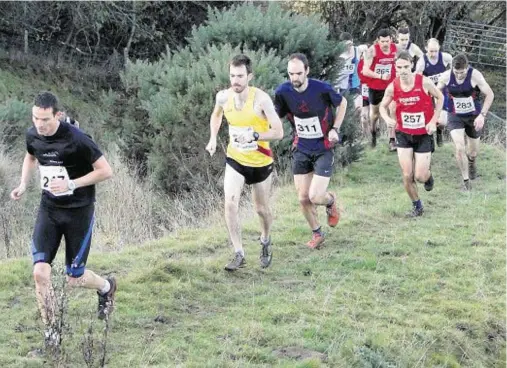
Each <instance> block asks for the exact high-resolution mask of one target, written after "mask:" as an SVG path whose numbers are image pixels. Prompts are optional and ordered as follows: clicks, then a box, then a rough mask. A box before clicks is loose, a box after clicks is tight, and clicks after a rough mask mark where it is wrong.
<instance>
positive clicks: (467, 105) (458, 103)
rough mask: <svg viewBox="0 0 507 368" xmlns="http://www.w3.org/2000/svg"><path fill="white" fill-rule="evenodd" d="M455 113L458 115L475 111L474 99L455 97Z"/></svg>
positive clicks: (470, 97)
mask: <svg viewBox="0 0 507 368" xmlns="http://www.w3.org/2000/svg"><path fill="white" fill-rule="evenodd" d="M452 100H453V102H454V111H456V114H467V113H469V112H474V111H475V104H474V99H473V98H472V96H469V97H453V99H452Z"/></svg>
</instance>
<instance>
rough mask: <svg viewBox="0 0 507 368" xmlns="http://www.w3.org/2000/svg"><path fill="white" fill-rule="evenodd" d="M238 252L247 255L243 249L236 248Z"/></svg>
mask: <svg viewBox="0 0 507 368" xmlns="http://www.w3.org/2000/svg"><path fill="white" fill-rule="evenodd" d="M236 253H241V255H242V256H243V257H244V256H245V251H244V250H243V249H240V250H236Z"/></svg>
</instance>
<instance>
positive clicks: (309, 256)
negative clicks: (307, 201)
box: [0, 143, 506, 368]
mask: <svg viewBox="0 0 507 368" xmlns="http://www.w3.org/2000/svg"><path fill="white" fill-rule="evenodd" d="M504 155H505V153H504V152H503V151H500V150H498V149H496V148H493V147H487V146H484V147H483V151H482V152H481V154H480V157H479V161H478V168H479V173H480V174H481V175H482V176H481V178H479V179H478V180H476V181H475V182H474V183H473V184H474V187H473V191H472V192H471V193H462V192H460V191H459V187H460V175H459V171H458V169H457V167H456V163H455V161H454V157H453V149H452V145H451V144H450V143H447V144H446V145H445V146H444V148H442V149H437V151H436V153H435V155H434V164H433V171H434V176H435V189H434V190H433V191H432V192H430V193H427V192H424V190H423V189H422V186H421V187H420V189H421V190H422V192H420V195H421V199H422V200H423V202H424V204H425V208H426V213H425V215H424V217H422V218H418V219H407V218H405V217H404V213H405V212H407V211H408V210H409V209H410V205H411V203H410V200H409V199H408V196H407V195H406V193H405V192H404V189H403V186H402V183H401V174H400V170H399V168H398V163H397V159H396V155H392V154H389V153H388V152H387V148H386V145H385V144H383V145H381V146H380V147H379V148H377V150H376V151H371V150H367V151H366V154H365V156H364V158H363V159H362V160H361V161H360V162H356V163H354V164H353V165H352V166H351V167H349V168H347V169H344V170H342V171H340V172H338V173H337V174H336V175H335V178H334V180H333V184H332V186H333V189H334V190H336V192H337V193H338V195H339V199H340V205H341V207H342V220H341V222H340V224H339V225H338V227H337V228H335V229H326V233H327V236H328V238H327V241H326V246H325V247H324V248H323V249H321V250H317V251H316V250H310V249H307V248H306V247H305V246H304V243H305V242H306V241H307V240H308V238H309V236H310V234H309V230H308V228H307V225H306V223H305V221H304V218H303V216H302V214H301V213H300V211H299V207H298V203H297V199H296V194H295V191H294V189H293V186H292V185H288V186H286V187H282V188H279V189H278V190H277V191H276V193H275V195H274V199H273V210H274V213H275V219H274V227H273V241H274V260H273V264H272V266H271V267H270V268H269V269H267V270H261V269H260V268H259V266H258V263H257V262H258V261H257V258H258V251H259V246H258V244H257V237H258V220H257V219H256V218H255V217H254V216H250V217H249V218H247V220H246V221H245V223H244V231H243V239H244V241H245V246H246V254H247V260H248V267H247V268H245V269H242V270H240V271H238V272H236V273H232V274H231V273H226V272H225V271H223V270H222V267H223V265H224V264H225V263H226V262H227V261H228V260H229V258H230V256H231V253H232V252H231V249H230V248H229V246H228V245H227V233H226V231H225V227H223V226H221V227H216V228H209V229H204V230H203V229H200V230H193V229H187V230H184V231H180V232H178V233H177V234H173V235H172V236H171V237H169V238H165V239H162V240H159V241H156V242H152V243H149V244H144V245H142V246H139V247H136V248H129V249H128V250H126V251H123V252H121V253H115V254H113V253H109V254H97V253H93V251H92V254H91V256H90V259H89V267H90V268H91V269H93V270H95V271H97V272H99V273H114V274H115V275H116V276H117V277H118V280H119V291H118V293H117V309H116V311H115V313H114V317H113V319H112V330H111V332H110V341H109V342H108V346H109V355H108V364H107V366H108V367H122V368H123V367H148V366H149V367H177V366H180V367H272V366H276V367H504V366H505V364H506V362H505V287H506V284H505V230H506V229H505V158H504ZM99 200H100V198H99ZM168 215H171V214H168ZM172 215H173V216H176V215H177V214H172ZM320 215H321V218H322V219H324V216H323V210H322V209H321V211H320ZM27 231H29V229H27ZM30 271H31V267H30V260H28V259H23V260H11V261H4V262H2V263H1V267H0V290H1V291H0V311H1V313H0V324H1V325H2V334H0V346H1V349H0V363H2V364H3V365H4V366H8V367H39V366H42V364H43V362H42V360H40V359H29V358H26V354H27V353H28V352H29V351H30V350H32V349H34V348H36V347H39V346H40V345H41V335H40V332H39V329H40V323H39V322H36V305H35V298H34V293H33V285H32V281H31V274H30ZM71 295H72V297H71V301H70V307H69V315H68V317H67V319H68V322H69V323H70V325H71V333H72V334H71V335H67V336H66V337H65V339H64V347H65V351H66V355H67V359H68V366H71V367H78V366H85V364H84V362H83V358H82V353H81V347H80V345H81V341H82V338H83V335H84V332H85V331H86V329H87V328H88V326H89V325H90V324H91V323H93V327H94V336H95V338H96V339H98V340H100V336H101V334H100V330H101V326H102V322H100V323H99V321H95V319H94V318H93V312H94V310H95V308H96V305H95V303H96V297H95V294H94V292H92V291H87V290H75V291H73V292H72V294H71ZM97 345H98V344H97ZM289 347H296V348H299V349H307V350H309V351H314V352H319V353H323V354H325V355H326V356H327V360H325V361H321V360H320V359H319V358H318V357H313V358H307V359H302V360H301V359H300V360H297V359H295V358H294V359H293V358H290V357H288V356H284V355H283V354H282V355H277V354H276V351H278V350H280V349H285V348H289ZM98 350H99V349H98V347H96V353H97V354H98V353H99V351H98Z"/></svg>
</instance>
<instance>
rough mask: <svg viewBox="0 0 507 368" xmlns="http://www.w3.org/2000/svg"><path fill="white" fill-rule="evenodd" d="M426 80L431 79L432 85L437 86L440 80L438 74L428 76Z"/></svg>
mask: <svg viewBox="0 0 507 368" xmlns="http://www.w3.org/2000/svg"><path fill="white" fill-rule="evenodd" d="M428 78H429V79H431V81H432V82H433V83H435V84H437V83H438V80H439V79H440V74H435V75H430V76H429V77H428Z"/></svg>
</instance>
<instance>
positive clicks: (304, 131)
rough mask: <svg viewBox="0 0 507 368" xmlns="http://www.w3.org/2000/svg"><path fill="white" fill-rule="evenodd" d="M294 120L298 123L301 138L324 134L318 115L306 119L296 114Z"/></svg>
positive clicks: (318, 136)
mask: <svg viewBox="0 0 507 368" xmlns="http://www.w3.org/2000/svg"><path fill="white" fill-rule="evenodd" d="M294 122H295V123H296V132H297V134H298V137H299V138H305V139H315V138H322V137H323V136H324V134H322V128H321V126H320V120H319V118H318V117H317V116H314V117H313V118H306V119H300V118H298V117H297V116H294Z"/></svg>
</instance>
